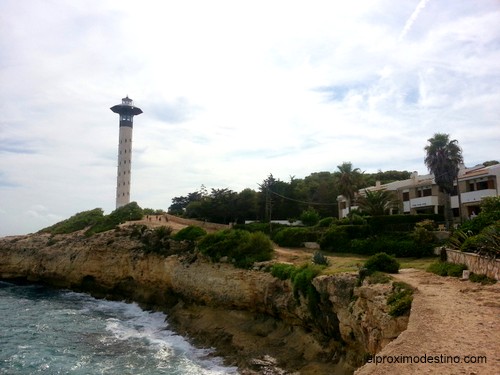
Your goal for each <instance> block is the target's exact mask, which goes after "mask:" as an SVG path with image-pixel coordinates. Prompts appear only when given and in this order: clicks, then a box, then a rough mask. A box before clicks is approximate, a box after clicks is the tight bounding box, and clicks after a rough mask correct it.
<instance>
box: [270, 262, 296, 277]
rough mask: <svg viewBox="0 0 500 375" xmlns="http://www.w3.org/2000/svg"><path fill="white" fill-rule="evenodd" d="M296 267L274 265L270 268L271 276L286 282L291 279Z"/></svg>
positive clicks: (282, 264)
mask: <svg viewBox="0 0 500 375" xmlns="http://www.w3.org/2000/svg"><path fill="white" fill-rule="evenodd" d="M295 270H296V267H295V266H294V265H293V264H284V263H275V264H273V265H272V267H271V275H273V276H274V277H277V278H278V279H280V280H287V279H291V278H292V274H293V273H294V272H295Z"/></svg>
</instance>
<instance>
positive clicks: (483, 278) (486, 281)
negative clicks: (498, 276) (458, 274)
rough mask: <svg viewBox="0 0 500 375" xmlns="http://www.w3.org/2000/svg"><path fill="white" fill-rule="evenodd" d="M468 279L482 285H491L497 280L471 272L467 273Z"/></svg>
mask: <svg viewBox="0 0 500 375" xmlns="http://www.w3.org/2000/svg"><path fill="white" fill-rule="evenodd" d="M469 280H470V281H472V282H473V283H481V284H482V285H492V284H496V282H497V281H496V280H495V279H492V278H490V277H488V276H486V275H483V274H476V273H471V274H470V275H469Z"/></svg>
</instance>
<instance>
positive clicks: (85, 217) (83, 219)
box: [40, 208, 104, 234]
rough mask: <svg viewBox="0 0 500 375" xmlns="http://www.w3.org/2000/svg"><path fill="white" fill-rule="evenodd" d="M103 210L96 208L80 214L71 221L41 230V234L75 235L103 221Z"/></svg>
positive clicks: (70, 219)
mask: <svg viewBox="0 0 500 375" xmlns="http://www.w3.org/2000/svg"><path fill="white" fill-rule="evenodd" d="M103 217H104V216H103V210H102V209H101V208H94V209H93V210H90V211H83V212H79V213H77V214H75V215H73V216H71V217H70V218H69V219H66V220H63V221H60V222H59V223H56V224H54V225H52V226H50V227H47V228H44V229H42V230H40V233H51V234H65V233H73V232H76V231H77V230H82V229H85V228H87V227H89V226H92V225H95V224H96V223H98V222H100V221H101V220H102V219H103Z"/></svg>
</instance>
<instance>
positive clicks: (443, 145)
mask: <svg viewBox="0 0 500 375" xmlns="http://www.w3.org/2000/svg"><path fill="white" fill-rule="evenodd" d="M427 142H429V144H428V145H427V146H425V148H424V150H425V152H426V156H425V159H424V162H425V165H426V166H427V169H428V170H429V172H431V173H432V174H434V181H436V184H437V185H438V186H439V187H440V188H441V189H442V190H443V191H444V193H445V194H446V199H445V209H444V218H445V222H446V227H447V228H449V227H450V223H451V220H452V218H453V213H452V211H451V193H452V191H453V184H454V182H455V180H456V179H457V177H458V170H459V165H460V164H462V163H463V156H462V149H461V148H460V146H459V145H458V141H457V140H456V139H453V140H450V136H449V135H448V134H443V133H436V134H434V137H432V138H429V139H428V140H427Z"/></svg>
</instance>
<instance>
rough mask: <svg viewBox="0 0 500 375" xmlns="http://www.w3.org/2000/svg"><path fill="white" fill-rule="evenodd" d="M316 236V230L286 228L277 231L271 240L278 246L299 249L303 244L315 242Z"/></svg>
mask: <svg viewBox="0 0 500 375" xmlns="http://www.w3.org/2000/svg"><path fill="white" fill-rule="evenodd" d="M318 236H319V235H318V232H317V231H316V229H312V228H294V227H288V228H283V229H281V230H279V231H278V232H277V233H276V234H275V235H274V236H273V240H274V242H276V243H277V244H278V245H279V246H283V247H301V246H303V245H304V242H316V241H317V240H318Z"/></svg>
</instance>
